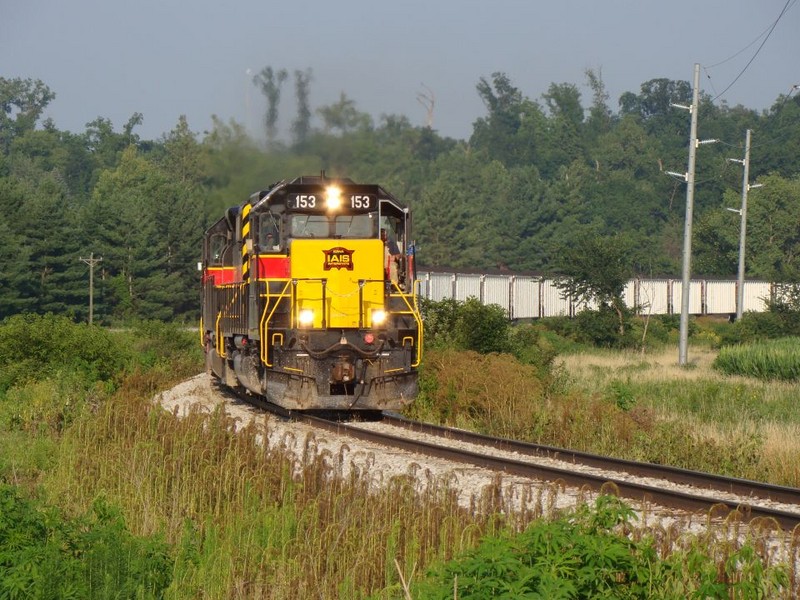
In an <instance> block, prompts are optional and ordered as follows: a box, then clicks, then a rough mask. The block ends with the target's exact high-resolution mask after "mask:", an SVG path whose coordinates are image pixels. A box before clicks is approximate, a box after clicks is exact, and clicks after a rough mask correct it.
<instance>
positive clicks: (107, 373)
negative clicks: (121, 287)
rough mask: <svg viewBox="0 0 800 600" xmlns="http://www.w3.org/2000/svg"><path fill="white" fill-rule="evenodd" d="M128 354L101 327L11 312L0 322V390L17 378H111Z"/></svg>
mask: <svg viewBox="0 0 800 600" xmlns="http://www.w3.org/2000/svg"><path fill="white" fill-rule="evenodd" d="M129 358H130V354H129V353H128V351H127V349H126V348H125V347H123V346H122V345H120V344H118V343H117V342H116V340H115V339H114V337H113V336H112V335H111V334H110V333H109V332H108V331H106V330H104V329H100V328H97V327H90V326H88V325H86V324H78V325H76V324H75V323H73V322H72V321H70V320H69V319H68V318H66V317H61V316H55V315H44V316H38V315H33V314H26V315H16V316H13V317H9V318H8V319H6V320H5V321H3V322H2V323H0V365H3V366H2V367H0V394H1V393H2V392H4V391H6V390H8V388H10V387H11V386H13V385H17V384H19V383H24V382H28V381H36V380H41V379H48V378H53V377H56V376H69V375H70V374H75V373H79V374H80V377H81V379H82V380H83V381H84V382H85V385H86V386H87V387H91V386H92V385H93V384H95V383H105V382H107V383H114V382H115V381H118V379H117V378H118V377H119V375H120V373H121V371H122V369H123V367H124V366H125V364H126V362H127V361H128V359H129Z"/></svg>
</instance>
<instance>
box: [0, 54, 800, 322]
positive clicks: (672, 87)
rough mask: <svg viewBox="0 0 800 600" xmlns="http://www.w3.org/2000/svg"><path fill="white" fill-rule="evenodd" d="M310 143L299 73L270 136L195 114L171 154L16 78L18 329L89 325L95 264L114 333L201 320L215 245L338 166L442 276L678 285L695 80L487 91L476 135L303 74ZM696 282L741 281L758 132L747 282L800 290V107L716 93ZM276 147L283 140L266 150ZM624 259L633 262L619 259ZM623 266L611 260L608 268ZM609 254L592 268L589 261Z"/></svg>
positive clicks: (7, 104)
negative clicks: (595, 273)
mask: <svg viewBox="0 0 800 600" xmlns="http://www.w3.org/2000/svg"><path fill="white" fill-rule="evenodd" d="M293 75H294V77H293V80H294V87H295V94H294V97H295V101H296V103H297V110H296V118H295V119H294V120H293V121H292V123H291V139H290V140H283V139H282V138H281V136H280V132H279V130H278V123H279V119H278V117H279V110H281V109H280V97H281V90H282V86H284V85H285V83H286V82H287V81H288V80H289V74H288V72H287V71H286V70H285V69H280V68H273V67H265V68H264V69H262V70H261V71H260V72H259V73H258V74H256V76H255V77H254V80H253V83H254V85H255V86H256V87H257V88H258V89H259V90H260V91H261V93H263V94H264V96H265V98H266V100H267V109H266V111H265V115H264V120H263V127H264V129H263V139H262V138H261V136H259V139H258V140H257V139H254V138H253V137H252V136H251V135H249V134H248V132H247V131H246V130H245V129H244V127H243V125H241V124H240V123H237V122H235V121H224V120H222V119H219V118H217V117H213V126H212V127H211V129H210V131H208V132H205V133H203V134H202V135H201V134H198V133H196V132H194V131H192V129H191V127H190V125H189V123H188V122H187V120H186V118H185V117H181V118H180V119H179V121H178V123H176V125H175V127H174V128H173V129H172V130H171V131H170V132H168V133H166V134H164V135H163V136H162V137H161V138H159V139H156V140H145V139H142V138H141V137H140V135H139V134H138V133H137V132H136V129H137V127H139V126H140V125H141V123H142V122H143V119H144V116H143V115H142V114H140V113H135V114H134V115H132V116H131V117H130V119H129V120H128V121H127V123H125V124H124V125H123V126H122V128H121V131H118V130H117V129H115V127H114V125H113V124H112V123H111V122H110V121H109V120H108V119H106V118H103V117H98V118H97V119H96V120H94V121H92V122H90V123H88V124H87V125H86V130H85V131H84V132H80V133H75V132H69V131H64V130H60V129H59V128H58V127H57V126H56V124H55V123H54V122H53V121H52V120H51V119H42V115H43V113H44V111H45V109H46V108H47V106H48V104H49V103H50V102H52V100H53V99H54V98H55V94H56V92H55V91H53V90H51V89H50V88H49V87H48V86H47V85H46V84H45V83H44V82H42V81H39V80H32V79H6V78H0V107H2V110H0V210H2V214H3V219H2V221H0V317H5V316H8V315H11V314H15V313H20V312H33V313H47V312H53V313H59V314H67V315H70V316H71V317H73V318H74V319H76V320H84V319H86V318H87V312H88V279H89V274H88V266H87V265H86V263H85V262H83V261H82V260H81V258H87V257H88V256H90V255H93V256H95V257H101V256H102V258H103V260H102V262H100V263H98V264H97V265H96V267H95V273H94V275H95V277H94V281H95V317H96V318H98V319H101V320H103V321H105V322H111V321H120V320H124V319H127V318H152V319H160V320H175V319H177V320H193V319H194V318H195V316H196V315H197V311H198V308H197V307H198V304H199V292H198V276H197V272H196V270H195V269H196V267H195V265H196V262H197V259H198V257H199V255H200V240H201V236H202V232H203V230H204V229H205V227H207V226H208V225H209V224H210V223H212V222H213V221H214V220H216V219H217V218H218V217H219V216H220V215H221V214H222V211H223V210H224V209H225V208H226V207H228V206H231V205H234V204H237V203H241V202H243V201H244V200H245V199H246V198H247V197H248V196H249V195H250V194H251V193H252V192H254V191H256V190H258V189H263V188H264V187H265V186H267V185H269V184H270V183H273V182H275V181H277V180H280V179H285V178H290V177H295V176H297V175H300V174H313V173H318V172H320V171H321V170H325V171H326V172H327V173H328V174H329V175H331V176H347V177H351V178H352V179H354V180H356V181H363V182H374V183H380V184H381V185H383V186H384V187H386V188H387V189H389V190H391V191H392V192H393V193H394V194H396V195H398V196H399V197H401V198H403V199H405V200H406V201H408V202H409V203H410V204H411V206H412V208H413V210H414V220H415V232H416V238H417V249H418V261H419V262H420V263H421V264H424V265H426V266H434V267H450V268H458V269H475V270H499V271H522V272H537V273H542V274H548V275H552V274H559V273H567V274H569V273H570V272H572V271H574V267H575V265H576V264H599V265H604V264H606V265H609V267H610V266H612V264H613V265H614V266H615V269H616V270H617V271H622V272H624V273H630V274H640V275H643V276H677V275H678V274H679V273H680V258H681V251H682V238H683V218H684V210H685V209H684V206H685V187H684V184H683V182H681V181H677V180H676V179H675V178H672V177H670V176H668V175H667V174H666V171H677V172H682V171H684V170H685V168H686V163H687V156H688V149H687V147H688V131H689V119H688V116H687V113H686V112H685V111H681V110H675V109H674V108H673V107H671V104H675V103H677V104H689V103H691V87H690V85H689V83H688V82H686V81H674V80H668V79H652V80H649V81H647V82H645V83H643V84H642V85H641V87H640V89H639V91H638V92H632V91H630V92H625V93H624V94H622V95H621V97H620V98H619V99H618V101H617V103H616V106H612V104H611V102H610V99H609V95H608V93H607V91H606V89H605V87H604V84H603V80H602V76H601V73H600V72H597V71H592V70H588V71H587V72H586V81H585V88H586V89H588V90H589V91H590V94H589V98H588V102H587V101H585V100H584V98H583V95H582V93H581V87H579V86H578V85H577V84H573V83H553V84H551V85H550V87H549V89H548V91H547V92H546V93H545V94H543V95H542V97H541V98H539V99H533V98H529V97H527V96H526V95H525V94H524V93H523V92H522V90H520V89H519V88H518V87H516V86H515V85H514V83H513V82H512V81H511V79H510V78H509V77H508V76H507V75H505V74H504V73H501V72H498V73H493V74H492V75H491V76H489V77H481V78H480V79H479V81H478V83H477V84H476V93H477V94H478V95H479V97H480V98H481V100H482V101H483V104H484V106H485V112H484V114H483V115H482V116H480V117H478V118H477V119H476V121H475V122H474V123H473V127H472V133H471V135H470V136H469V138H468V139H464V140H457V139H452V138H448V137H444V136H441V135H440V134H438V133H437V131H436V130H435V112H433V105H431V106H430V109H429V118H431V119H432V126H424V127H418V126H413V125H412V124H411V123H410V121H409V119H408V118H407V117H406V116H403V115H381V116H380V117H378V118H374V117H373V116H371V115H369V114H367V113H364V112H361V111H359V110H358V108H357V105H356V102H355V101H354V100H353V99H351V98H350V97H348V96H347V95H346V93H344V92H342V94H341V95H340V98H339V100H338V101H337V102H335V103H333V104H331V105H328V106H320V107H317V108H315V109H312V102H311V100H312V97H313V95H312V92H313V89H312V82H313V77H312V75H313V74H312V71H311V70H310V69H306V70H304V71H296V72H295V73H294V74H293ZM698 120H699V132H698V135H699V136H700V137H701V138H716V139H719V140H721V143H718V144H713V145H705V146H703V147H701V148H700V149H698V157H697V176H696V181H697V186H696V191H695V237H694V258H693V261H694V262H693V264H694V269H693V270H694V272H695V273H696V274H698V275H701V274H702V275H703V276H706V277H714V276H717V277H725V278H732V277H734V276H735V274H736V269H737V261H738V244H739V227H740V221H739V218H738V217H737V216H736V215H734V214H733V213H731V212H729V211H726V210H725V209H726V207H730V208H738V207H739V203H740V196H741V185H742V171H741V166H740V165H738V164H737V163H735V162H731V161H730V160H728V159H730V158H734V159H741V158H743V153H744V138H745V131H746V130H747V129H751V130H752V131H753V144H752V149H751V155H750V158H751V162H750V180H751V182H752V183H755V182H758V183H762V184H763V187H761V188H759V189H754V190H752V191H751V193H750V196H749V201H748V218H747V241H748V243H747V261H746V275H747V277H751V278H764V279H769V280H776V281H788V282H795V281H798V278H799V277H798V276H799V275H800V272H798V271H799V270H800V263H799V262H798V261H800V228H798V223H800V202H798V198H800V166H799V165H800V96H796V95H795V96H792V95H791V94H789V95H781V96H778V97H777V98H776V100H775V102H774V104H773V105H772V106H771V107H770V108H769V109H767V110H764V111H757V110H753V109H748V108H746V107H743V106H740V105H739V106H734V107H729V106H727V105H726V104H724V103H722V104H715V103H714V102H712V99H711V98H710V97H709V96H708V95H705V94H703V95H701V101H700V111H699V114H698ZM264 140H265V141H264ZM620 249H624V252H622V251H620ZM602 252H607V256H605V255H599V254H598V253H602ZM590 258H591V261H590V260H589V259H590Z"/></svg>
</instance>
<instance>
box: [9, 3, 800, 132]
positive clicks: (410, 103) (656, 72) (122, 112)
mask: <svg viewBox="0 0 800 600" xmlns="http://www.w3.org/2000/svg"><path fill="white" fill-rule="evenodd" d="M798 4H800V3H798V0H672V1H671V2H655V1H652V0H560V1H555V0H549V1H546V2H545V1H543V0H538V1H537V0H527V1H522V0H483V1H474V0H396V1H394V2H381V1H380V0H371V1H368V0H338V2H323V1H321V0H291V1H287V0H260V1H259V0H229V1H228V2H220V1H219V0H213V1H212V0H135V1H130V0H125V1H123V0H69V1H65V0H0V77H5V78H15V77H21V78H26V79H27V78H31V79H40V80H42V81H43V82H44V83H45V84H46V85H47V86H48V87H49V88H50V89H51V90H52V91H53V92H55V94H56V98H55V100H53V101H52V102H51V104H50V105H49V107H48V109H47V111H46V113H45V117H50V118H52V119H53V120H54V121H55V125H56V127H57V128H59V129H63V130H69V131H72V132H75V133H80V132H83V131H85V130H86V124H87V123H89V122H91V121H93V120H95V119H96V118H98V117H103V118H106V119H110V120H111V122H112V124H113V125H114V128H115V130H117V131H121V130H122V128H123V126H124V125H125V123H126V122H127V121H128V120H129V119H130V117H131V116H132V115H133V114H134V113H136V112H139V113H142V115H143V117H144V120H143V123H142V125H141V126H139V127H137V128H136V129H135V131H136V132H137V133H138V134H139V135H140V137H141V138H142V139H153V140H155V139H159V138H161V137H162V136H163V135H164V134H166V133H168V132H169V131H170V130H172V129H173V128H174V127H175V126H176V124H177V123H178V119H179V117H180V116H181V115H185V116H186V117H187V119H188V123H189V127H190V129H191V130H192V131H195V132H197V133H198V134H202V132H204V131H207V130H209V129H210V128H211V123H212V120H211V116H212V115H216V116H218V117H219V118H221V119H222V120H224V121H229V120H231V119H233V120H235V121H237V122H239V123H241V124H243V125H245V127H246V128H247V129H248V131H249V132H250V133H251V134H253V135H257V136H263V133H262V131H263V126H262V123H263V115H264V111H265V108H266V101H265V99H264V96H263V95H262V94H261V92H260V91H259V90H258V88H256V87H255V86H254V85H253V83H252V78H253V75H254V74H255V73H256V72H258V71H260V70H261V69H262V68H264V67H266V66H271V67H272V68H274V69H284V68H285V69H287V70H288V71H289V73H293V72H294V71H296V70H306V69H309V68H310V69H311V71H312V80H311V83H310V87H309V90H310V98H309V101H310V105H311V108H312V110H316V109H317V108H319V107H320V106H326V105H330V104H333V103H335V102H337V101H338V100H339V98H340V95H341V94H342V93H345V94H346V95H347V97H348V98H350V99H352V100H353V101H354V102H355V104H356V108H357V109H358V110H359V111H361V112H366V113H369V114H370V115H371V116H372V117H373V119H375V121H376V123H379V119H380V117H381V115H384V114H390V115H391V114H393V115H404V116H406V117H407V118H408V119H409V120H410V122H411V123H412V124H413V125H419V126H422V125H425V124H426V114H427V113H426V109H425V108H424V107H423V105H422V104H421V103H420V101H419V99H418V95H419V94H420V93H423V94H428V95H430V94H431V93H432V95H433V97H434V110H433V128H434V129H435V130H437V131H438V132H439V134H441V135H444V136H448V137H453V138H457V139H467V138H469V136H470V134H471V132H472V125H473V123H474V122H475V120H476V119H478V118H480V117H482V116H484V115H485V114H486V110H485V107H484V106H483V103H482V101H481V99H480V97H479V95H478V93H477V91H476V85H477V83H478V81H479V79H480V78H481V77H485V78H487V79H491V75H492V73H494V72H503V73H505V74H506V75H507V76H508V77H509V78H510V80H511V82H512V83H513V84H514V85H515V86H516V87H517V88H518V89H519V90H520V91H521V92H522V93H523V94H524V95H525V96H527V97H528V98H530V99H532V100H537V101H540V102H542V100H541V95H542V94H543V93H545V92H547V89H548V88H549V86H550V85H551V84H552V83H572V84H575V85H576V86H578V88H579V90H580V91H581V93H582V98H583V104H584V107H586V108H588V107H589V106H590V104H591V100H592V92H591V90H590V89H589V87H588V86H587V84H586V76H585V71H586V69H593V70H594V71H595V72H599V73H600V74H601V75H602V79H603V82H604V84H605V86H606V90H607V92H608V94H609V96H610V99H609V104H610V106H611V108H612V110H614V111H615V112H616V110H617V109H618V100H619V97H620V95H621V94H623V93H624V92H628V91H630V92H634V93H638V92H639V90H640V86H641V84H642V83H644V82H645V81H648V80H650V79H655V78H661V77H665V78H668V79H675V80H684V81H690V82H691V80H692V76H693V70H694V64H695V63H699V64H700V65H701V67H702V68H701V89H702V90H703V91H704V92H707V93H709V94H710V95H711V96H712V97H716V96H717V95H718V94H720V93H722V92H723V90H725V89H726V88H727V87H728V86H729V84H731V83H732V82H733V81H734V80H735V79H736V78H737V76H739V75H740V73H741V76H739V78H738V80H736V82H735V83H734V85H733V86H731V87H730V89H728V90H727V91H726V92H725V93H724V94H723V95H722V96H721V97H720V98H718V99H717V100H716V102H718V103H719V102H722V101H725V102H727V103H728V105H729V106H735V105H737V104H742V105H744V106H745V107H747V108H751V109H757V110H763V109H766V108H769V107H770V106H771V105H772V104H773V103H774V102H775V100H776V99H777V98H778V96H779V95H781V94H788V93H789V92H790V90H791V89H792V86H793V85H796V84H800V5H798ZM785 7H788V8H787V9H786V10H785V12H784V13H783V16H782V17H781V18H780V20H779V21H778V23H777V25H776V26H775V27H774V29H773V31H772V33H771V34H770V35H769V37H767V32H768V31H769V29H770V27H771V26H772V25H773V24H774V23H775V21H776V19H778V16H779V15H780V14H781V12H782V11H783V10H784V8H785ZM765 39H766V42H765V43H764V44H763V46H762V47H761V48H760V50H759V46H760V45H761V44H762V42H764V41H765ZM754 57H755V58H754ZM751 59H752V62H751V64H750V65H749V66H747V64H748V62H749V61H751ZM720 63H721V64H720ZM743 70H744V72H743V73H742V71H743ZM291 83H292V79H291V78H290V79H289V81H287V82H286V84H285V86H284V88H283V95H282V99H281V104H280V115H281V119H280V126H281V134H282V135H283V136H284V137H288V135H289V134H288V130H289V126H288V123H289V122H290V121H291V119H293V118H294V114H295V112H296V103H295V99H294V93H293V88H292V85H291ZM312 125H321V122H320V121H319V119H318V118H317V117H315V120H314V121H312Z"/></svg>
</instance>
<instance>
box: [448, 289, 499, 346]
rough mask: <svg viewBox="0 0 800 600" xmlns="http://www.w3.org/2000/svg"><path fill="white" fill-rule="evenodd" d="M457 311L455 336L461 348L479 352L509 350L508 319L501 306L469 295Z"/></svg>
mask: <svg viewBox="0 0 800 600" xmlns="http://www.w3.org/2000/svg"><path fill="white" fill-rule="evenodd" d="M459 313H460V314H459V318H458V321H457V322H456V329H455V338H456V341H457V343H458V345H459V346H460V347H461V348H464V349H465V350H474V351H475V352H479V353H481V354H488V353H490V352H508V351H509V350H510V344H509V339H508V330H509V321H508V316H507V315H506V311H505V310H503V308H502V307H500V306H498V305H497V304H490V305H485V304H482V303H481V302H480V300H478V299H477V298H474V297H470V298H467V300H466V301H465V302H464V303H463V305H461V307H460V310H459Z"/></svg>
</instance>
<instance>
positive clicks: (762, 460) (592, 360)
mask: <svg viewBox="0 0 800 600" xmlns="http://www.w3.org/2000/svg"><path fill="white" fill-rule="evenodd" d="M716 356H717V352H716V351H714V350H712V349H711V348H710V347H706V348H698V347H694V346H693V347H692V348H691V351H690V357H691V359H692V367H691V368H689V369H686V368H681V367H678V365H677V351H675V350H674V349H672V348H670V349H668V350H664V351H662V352H659V353H652V354H646V355H642V354H640V353H611V352H597V351H591V352H584V353H581V354H576V355H572V356H566V357H562V359H561V360H562V365H563V368H564V369H565V371H567V372H568V373H570V376H571V379H572V389H573V390H575V391H577V392H578V393H579V394H580V395H582V396H584V397H589V398H595V399H597V400H599V401H602V402H605V403H606V404H611V405H614V406H616V407H617V408H618V409H619V413H624V414H625V415H628V416H630V417H632V418H633V419H634V420H635V421H637V422H638V423H640V424H642V425H643V427H642V429H643V431H641V432H640V434H638V435H634V438H635V439H636V438H638V439H639V443H637V444H636V445H635V446H631V445H629V444H628V442H627V441H626V440H627V438H626V437H625V436H623V437H622V438H621V439H620V443H619V446H618V448H617V449H616V450H613V453H615V454H622V455H624V456H626V457H630V458H642V459H645V460H653V461H656V462H666V463H670V464H675V465H677V466H683V467H687V468H693V469H700V470H706V471H711V472H717V473H722V474H726V475H731V476H736V477H744V478H748V479H758V480H764V481H769V482H772V483H777V484H782V485H789V486H794V487H800V437H798V436H797V430H798V427H800V412H798V411H797V389H796V385H794V384H791V383H788V382H782V381H774V380H773V381H763V380H758V379H753V378H747V377H741V376H725V375H722V374H721V373H719V372H718V371H716V370H715V369H713V368H712V364H713V362H714V359H715V358H716ZM619 413H618V414H619ZM615 418H620V417H619V416H617V417H615ZM647 423H650V424H651V425H647ZM653 431H655V432H656V433H654V434H653V433H651V432H653Z"/></svg>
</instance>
